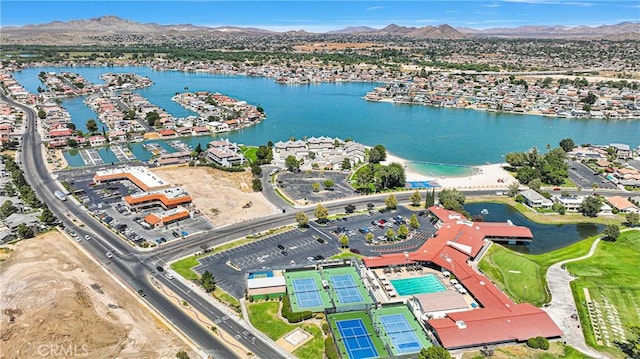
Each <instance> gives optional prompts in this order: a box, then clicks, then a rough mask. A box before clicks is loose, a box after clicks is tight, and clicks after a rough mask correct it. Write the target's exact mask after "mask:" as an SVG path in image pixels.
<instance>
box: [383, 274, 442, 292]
mask: <svg viewBox="0 0 640 359" xmlns="http://www.w3.org/2000/svg"><path fill="white" fill-rule="evenodd" d="M391 285H392V286H393V288H395V290H396V292H398V295H412V294H423V293H436V292H444V291H446V290H447V288H446V287H445V286H444V284H442V283H441V282H440V281H439V280H438V277H436V276H435V275H434V274H427V275H425V276H422V277H415V278H404V279H392V280H391Z"/></svg>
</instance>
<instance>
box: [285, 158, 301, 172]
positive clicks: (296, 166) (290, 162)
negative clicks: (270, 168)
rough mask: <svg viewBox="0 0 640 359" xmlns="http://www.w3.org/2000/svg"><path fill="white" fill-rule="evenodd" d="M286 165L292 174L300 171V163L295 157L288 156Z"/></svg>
mask: <svg viewBox="0 0 640 359" xmlns="http://www.w3.org/2000/svg"><path fill="white" fill-rule="evenodd" d="M284 165H285V167H287V170H289V171H290V172H299V171H300V161H298V160H297V159H296V156H294V155H289V156H287V158H285V159H284Z"/></svg>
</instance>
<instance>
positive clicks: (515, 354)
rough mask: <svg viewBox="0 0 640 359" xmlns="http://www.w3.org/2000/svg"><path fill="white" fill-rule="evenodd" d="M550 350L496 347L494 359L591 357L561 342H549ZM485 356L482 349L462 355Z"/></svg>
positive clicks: (473, 358) (471, 358)
mask: <svg viewBox="0 0 640 359" xmlns="http://www.w3.org/2000/svg"><path fill="white" fill-rule="evenodd" d="M549 344H550V345H549V350H541V349H531V348H529V347H527V346H526V345H525V344H519V345H510V346H506V347H499V348H495V351H494V352H493V356H492V357H491V358H494V359H506V358H509V359H511V358H518V359H589V358H590V357H589V356H586V355H584V354H582V353H580V352H579V351H577V350H576V349H574V348H573V347H570V346H567V345H564V344H562V343H561V342H551V343H549ZM484 358H485V356H484V355H482V354H481V353H480V351H472V352H466V353H464V354H463V355H462V359H484Z"/></svg>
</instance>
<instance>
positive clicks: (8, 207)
mask: <svg viewBox="0 0 640 359" xmlns="http://www.w3.org/2000/svg"><path fill="white" fill-rule="evenodd" d="M17 211H18V209H17V208H16V206H14V205H13V202H11V201H10V200H6V201H4V203H2V205H1V206H0V219H5V218H7V217H9V216H10V215H12V214H14V213H16V212H17Z"/></svg>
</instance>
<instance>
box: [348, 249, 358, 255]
mask: <svg viewBox="0 0 640 359" xmlns="http://www.w3.org/2000/svg"><path fill="white" fill-rule="evenodd" d="M349 251H350V252H351V253H355V254H360V250H359V249H357V248H351V249H349Z"/></svg>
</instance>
